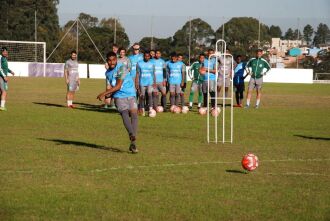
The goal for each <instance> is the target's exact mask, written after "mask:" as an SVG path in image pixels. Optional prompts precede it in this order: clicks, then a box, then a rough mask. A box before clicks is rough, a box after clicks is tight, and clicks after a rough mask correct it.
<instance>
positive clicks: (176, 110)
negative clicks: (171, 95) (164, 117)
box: [173, 106, 181, 114]
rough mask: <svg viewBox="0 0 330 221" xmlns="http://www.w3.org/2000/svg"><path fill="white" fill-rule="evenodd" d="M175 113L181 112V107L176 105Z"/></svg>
mask: <svg viewBox="0 0 330 221" xmlns="http://www.w3.org/2000/svg"><path fill="white" fill-rule="evenodd" d="M173 113H175V114H179V113H181V107H178V106H176V107H175V108H174V110H173Z"/></svg>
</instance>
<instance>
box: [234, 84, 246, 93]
mask: <svg viewBox="0 0 330 221" xmlns="http://www.w3.org/2000/svg"><path fill="white" fill-rule="evenodd" d="M234 86H235V92H243V91H244V90H245V85H244V84H235V85H234Z"/></svg>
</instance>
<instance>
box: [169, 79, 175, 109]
mask: <svg viewBox="0 0 330 221" xmlns="http://www.w3.org/2000/svg"><path fill="white" fill-rule="evenodd" d="M169 91H170V104H171V106H173V105H174V104H175V85H174V84H171V85H169Z"/></svg>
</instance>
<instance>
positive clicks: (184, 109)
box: [182, 106, 189, 114]
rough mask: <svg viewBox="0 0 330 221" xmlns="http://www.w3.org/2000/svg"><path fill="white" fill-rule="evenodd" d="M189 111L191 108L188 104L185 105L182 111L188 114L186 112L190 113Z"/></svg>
mask: <svg viewBox="0 0 330 221" xmlns="http://www.w3.org/2000/svg"><path fill="white" fill-rule="evenodd" d="M188 112H189V108H188V107H187V106H183V107H182V113H183V114H186V113H188Z"/></svg>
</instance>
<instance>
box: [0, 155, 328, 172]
mask: <svg viewBox="0 0 330 221" xmlns="http://www.w3.org/2000/svg"><path fill="white" fill-rule="evenodd" d="M324 161H330V159H291V158H289V159H282V160H281V159H280V160H261V161H260V160H259V164H260V163H261V164H262V163H265V162H270V163H276V162H324ZM237 163H241V161H205V162H203V161H202V162H191V163H165V164H154V165H137V166H133V165H128V166H119V167H109V168H100V169H93V170H82V171H83V172H92V173H100V172H106V171H114V170H126V169H129V170H131V169H146V168H170V167H180V166H200V165H212V164H213V165H214V164H237ZM61 171H63V170H61ZM64 171H67V172H71V171H73V170H69V171H68V170H65V169H64ZM33 172H34V171H33V170H2V171H0V173H22V174H30V173H33ZM266 174H268V175H310V176H328V175H325V174H317V173H300V172H287V173H280V174H278V173H266Z"/></svg>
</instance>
